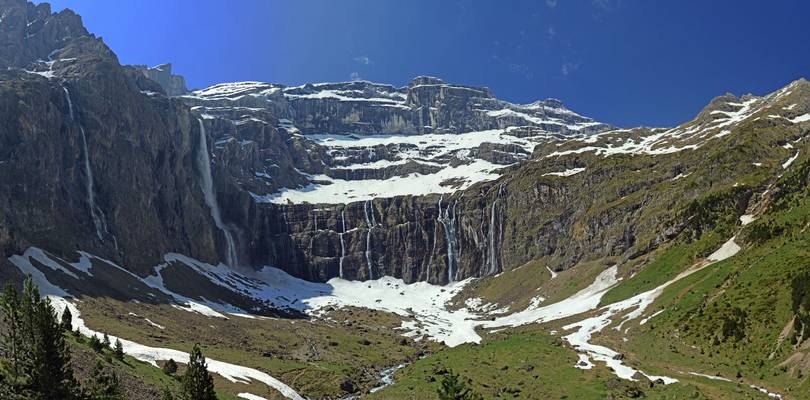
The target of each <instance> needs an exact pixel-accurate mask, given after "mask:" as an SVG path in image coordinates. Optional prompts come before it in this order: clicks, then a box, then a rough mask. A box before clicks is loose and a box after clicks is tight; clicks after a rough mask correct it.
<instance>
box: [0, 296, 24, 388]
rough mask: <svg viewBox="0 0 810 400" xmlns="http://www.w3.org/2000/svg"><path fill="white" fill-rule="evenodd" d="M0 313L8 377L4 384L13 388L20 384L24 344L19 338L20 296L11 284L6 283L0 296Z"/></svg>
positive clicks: (1, 337) (0, 333) (20, 321)
mask: <svg viewBox="0 0 810 400" xmlns="http://www.w3.org/2000/svg"><path fill="white" fill-rule="evenodd" d="M0 312H2V319H3V324H4V325H5V328H6V329H5V330H4V331H2V332H0V345H1V346H2V347H3V349H4V350H5V358H4V359H3V360H2V361H3V364H8V365H7V366H5V365H4V366H5V367H6V368H4V369H5V370H6V371H8V375H7V376H5V377H4V379H3V381H4V384H5V385H7V386H8V387H15V386H17V385H18V384H19V383H20V378H21V375H22V366H23V362H24V361H23V358H24V356H23V352H24V344H23V343H22V338H21V329H22V316H21V315H20V294H19V292H17V289H16V288H15V287H14V285H13V284H12V283H11V282H7V283H6V287H5V289H4V290H3V295H2V296H0Z"/></svg>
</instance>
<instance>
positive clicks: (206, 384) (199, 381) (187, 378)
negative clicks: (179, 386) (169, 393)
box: [181, 345, 217, 400]
mask: <svg viewBox="0 0 810 400" xmlns="http://www.w3.org/2000/svg"><path fill="white" fill-rule="evenodd" d="M182 382H183V395H182V397H181V398H182V399H183V400H215V399H216V398H217V396H216V394H215V393H214V379H213V378H212V377H211V374H210V373H209V372H208V366H207V365H206V363H205V357H203V355H202V350H200V346H199V345H194V349H193V350H191V354H190V355H189V361H188V368H187V369H186V373H185V374H184V375H183V378H182Z"/></svg>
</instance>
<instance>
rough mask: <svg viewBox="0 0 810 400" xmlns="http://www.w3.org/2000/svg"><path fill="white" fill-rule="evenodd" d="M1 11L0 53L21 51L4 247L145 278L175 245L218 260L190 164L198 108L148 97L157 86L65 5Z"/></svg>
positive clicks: (9, 116)
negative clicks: (97, 259)
mask: <svg viewBox="0 0 810 400" xmlns="http://www.w3.org/2000/svg"><path fill="white" fill-rule="evenodd" d="M0 10H2V11H0V12H1V13H2V14H3V15H5V16H6V17H5V18H3V19H2V22H0V32H2V33H3V35H4V40H5V41H4V45H3V46H0V47H1V48H2V49H3V50H0V51H4V50H7V49H12V50H14V49H16V50H14V51H12V53H10V54H6V53H3V54H2V56H1V57H0V63H2V65H4V66H5V67H8V69H6V68H3V69H2V70H0V103H1V104H2V107H0V110H2V112H0V114H2V117H0V118H2V120H3V123H2V124H1V125H0V142H1V143H2V146H0V147H2V150H0V209H2V210H3V211H4V212H3V213H0V226H3V231H4V234H3V235H0V248H2V249H3V252H4V254H6V255H11V254H18V253H20V251H22V250H24V249H25V248H27V247H29V246H41V247H43V248H47V249H50V250H52V251H54V252H55V253H57V254H66V253H72V252H74V251H75V250H84V251H88V252H92V253H95V254H98V255H99V256H102V257H107V258H109V259H111V260H115V261H117V262H119V263H120V264H121V265H125V266H127V268H129V269H131V270H133V271H135V272H137V273H140V274H145V273H147V272H148V271H150V270H151V268H152V267H153V266H154V265H156V263H157V261H159V260H160V258H161V256H162V255H163V254H164V253H166V252H168V251H179V252H189V253H190V254H196V255H197V256H199V257H201V258H205V259H209V260H213V259H216V258H217V243H218V242H219V239H218V238H217V231H216V230H215V229H213V227H212V224H211V223H210V222H209V219H210V218H209V217H208V212H207V210H206V209H205V208H204V202H203V201H202V193H201V190H200V186H199V180H198V178H197V177H198V174H197V173H196V171H195V170H194V168H193V165H194V164H193V163H192V160H193V159H194V155H195V153H194V150H195V148H196V146H195V144H196V138H197V137H198V136H197V134H196V132H198V129H197V124H196V116H195V115H193V114H192V113H191V112H190V111H189V110H188V108H187V107H186V106H185V105H183V104H182V103H181V102H179V101H176V100H172V99H168V98H166V97H150V96H148V95H147V94H144V92H148V91H151V90H155V89H156V88H155V87H154V86H155V85H154V83H152V82H151V81H149V80H148V79H145V78H144V77H142V76H139V75H137V74H134V73H133V71H132V70H130V69H125V68H123V67H121V66H120V65H119V64H118V61H117V59H116V58H115V56H114V55H113V53H112V52H111V51H109V49H107V47H106V46H105V45H104V44H103V43H102V42H101V41H100V40H98V39H96V38H94V37H92V36H89V35H88V34H87V33H86V31H84V29H83V28H82V27H81V21H80V19H79V17H78V16H76V15H74V14H72V13H70V12H69V11H63V12H61V13H59V14H50V11H49V9H48V7H47V5H40V6H37V7H34V6H32V5H31V4H30V3H28V4H27V3H25V2H24V1H16V0H13V1H4V2H3V3H2V8H0ZM19 49H23V50H21V51H18V50H19ZM157 90H159V89H157ZM142 91H143V92H142Z"/></svg>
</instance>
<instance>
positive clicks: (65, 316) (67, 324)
mask: <svg viewBox="0 0 810 400" xmlns="http://www.w3.org/2000/svg"><path fill="white" fill-rule="evenodd" d="M62 329H64V330H65V332H71V331H73V315H72V314H71V313H70V307H65V311H63V312H62Z"/></svg>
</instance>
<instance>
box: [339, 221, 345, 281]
mask: <svg viewBox="0 0 810 400" xmlns="http://www.w3.org/2000/svg"><path fill="white" fill-rule="evenodd" d="M340 221H341V225H342V226H343V232H340V234H339V235H338V237H340V270H339V274H340V279H343V259H344V258H346V244H345V243H344V242H343V235H345V234H346V207H344V208H343V210H342V211H341V212H340Z"/></svg>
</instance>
